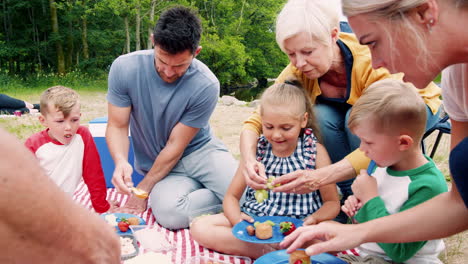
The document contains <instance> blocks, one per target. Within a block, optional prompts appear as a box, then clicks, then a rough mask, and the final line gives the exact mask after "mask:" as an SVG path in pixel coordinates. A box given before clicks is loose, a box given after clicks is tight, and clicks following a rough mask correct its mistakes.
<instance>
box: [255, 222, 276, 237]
mask: <svg viewBox="0 0 468 264" xmlns="http://www.w3.org/2000/svg"><path fill="white" fill-rule="evenodd" d="M255 236H256V237H257V238H258V239H269V238H271V237H272V236H273V227H272V226H271V225H269V224H267V223H260V224H258V225H257V226H256V227H255Z"/></svg>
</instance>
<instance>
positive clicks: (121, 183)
mask: <svg viewBox="0 0 468 264" xmlns="http://www.w3.org/2000/svg"><path fill="white" fill-rule="evenodd" d="M132 173H133V168H132V165H130V163H128V162H127V161H125V162H119V163H117V164H116V165H115V169H114V174H113V175H112V184H114V186H115V188H116V189H117V191H118V192H122V193H125V194H131V190H130V188H129V187H133V181H132Z"/></svg>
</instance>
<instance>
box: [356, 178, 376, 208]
mask: <svg viewBox="0 0 468 264" xmlns="http://www.w3.org/2000/svg"><path fill="white" fill-rule="evenodd" d="M351 189H352V190H353V193H354V196H356V198H357V199H358V200H359V201H361V203H362V204H365V203H367V201H369V200H371V199H373V198H374V197H377V196H379V192H378V189H377V180H376V179H375V178H374V177H372V176H369V174H367V171H366V170H361V174H359V175H358V176H357V177H356V179H355V180H354V182H353V185H351Z"/></svg>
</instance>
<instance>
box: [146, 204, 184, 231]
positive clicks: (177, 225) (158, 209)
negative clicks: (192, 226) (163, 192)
mask: <svg viewBox="0 0 468 264" xmlns="http://www.w3.org/2000/svg"><path fill="white" fill-rule="evenodd" d="M166 198H167V197H166ZM183 203H184V198H183V197H180V198H177V199H163V198H162V197H151V198H150V206H151V209H152V210H153V214H154V217H155V218H156V221H157V222H158V223H159V224H160V225H161V226H163V227H165V228H168V229H182V228H187V227H188V226H189V216H188V214H187V213H185V211H184V210H182V209H181V207H183V205H182V204H183Z"/></svg>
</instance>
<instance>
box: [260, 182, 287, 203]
mask: <svg viewBox="0 0 468 264" xmlns="http://www.w3.org/2000/svg"><path fill="white" fill-rule="evenodd" d="M274 179H276V177H275V176H270V177H268V179H267V184H266V186H267V188H268V189H270V190H271V189H273V188H275V187H279V186H280V185H281V184H279V183H278V184H275V185H273V183H272V182H273V180H274ZM254 197H255V200H257V203H263V201H265V200H266V199H268V191H267V190H255V193H254Z"/></svg>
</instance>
